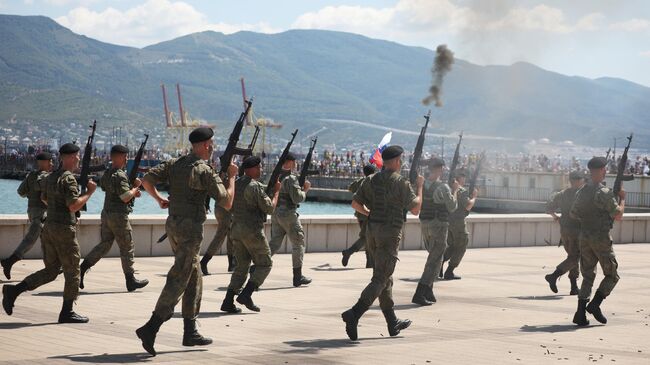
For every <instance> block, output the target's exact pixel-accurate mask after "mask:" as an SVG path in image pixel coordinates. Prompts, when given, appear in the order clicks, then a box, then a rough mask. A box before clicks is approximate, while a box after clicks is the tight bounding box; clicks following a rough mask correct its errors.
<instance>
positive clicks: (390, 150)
mask: <svg viewBox="0 0 650 365" xmlns="http://www.w3.org/2000/svg"><path fill="white" fill-rule="evenodd" d="M402 153H404V149H403V148H402V147H400V146H397V145H394V146H388V147H386V148H385V149H384V151H382V153H381V159H382V160H384V161H388V160H392V159H394V158H395V157H399V156H400V155H401V154H402Z"/></svg>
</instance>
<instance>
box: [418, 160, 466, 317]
mask: <svg viewBox="0 0 650 365" xmlns="http://www.w3.org/2000/svg"><path fill="white" fill-rule="evenodd" d="M427 164H428V166H429V176H428V177H427V181H425V183H424V187H423V189H422V190H423V192H422V211H421V212H420V226H421V228H422V238H423V239H424V247H425V248H426V249H427V251H429V255H428V256H427V262H426V264H425V265H424V271H423V272H422V277H421V278H420V282H419V283H418V286H417V289H416V290H415V294H413V298H412V299H411V302H412V303H415V304H419V305H431V304H433V303H435V302H436V297H435V295H433V281H434V280H435V278H436V277H437V276H438V272H439V271H440V267H441V266H442V259H443V256H444V254H445V249H446V248H447V229H448V228H449V213H451V212H453V211H454V210H456V208H457V207H458V204H457V201H456V193H457V192H458V186H459V185H458V182H457V181H456V180H454V182H453V184H452V186H451V188H450V187H449V186H448V185H447V184H445V183H444V182H442V181H441V180H440V178H441V177H442V172H443V168H444V166H445V161H444V160H442V159H440V158H438V157H434V158H432V159H431V160H429V161H428V162H427Z"/></svg>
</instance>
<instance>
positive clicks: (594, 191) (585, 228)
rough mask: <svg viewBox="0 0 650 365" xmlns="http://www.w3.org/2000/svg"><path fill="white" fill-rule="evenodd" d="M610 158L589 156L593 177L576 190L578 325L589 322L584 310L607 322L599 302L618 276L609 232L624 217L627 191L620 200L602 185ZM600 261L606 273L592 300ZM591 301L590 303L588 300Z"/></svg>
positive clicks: (576, 319) (573, 208)
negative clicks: (616, 221) (578, 277)
mask: <svg viewBox="0 0 650 365" xmlns="http://www.w3.org/2000/svg"><path fill="white" fill-rule="evenodd" d="M606 166H607V160H606V159H605V158H604V157H594V158H592V159H591V160H589V163H588V164H587V167H588V168H589V172H590V174H591V181H590V182H589V183H587V184H585V185H584V186H583V187H582V188H581V189H580V190H578V192H577V193H576V199H575V202H574V203H573V207H571V213H570V214H571V217H572V218H575V219H577V220H579V221H580V236H579V239H578V240H579V244H580V271H581V273H582V285H581V287H580V292H579V293H578V310H577V311H576V313H575V315H574V316H573V323H575V324H577V325H578V326H586V325H588V324H589V320H587V315H586V313H585V312H589V313H591V314H592V315H593V316H594V318H596V320H597V321H598V322H600V323H607V318H605V316H604V315H603V312H602V310H601V309H600V305H601V303H602V302H603V300H604V299H605V298H607V296H608V295H609V294H610V293H611V292H612V290H613V289H614V287H615V286H616V283H617V282H618V280H619V276H618V272H617V269H618V262H616V255H615V254H614V248H613V246H612V237H611V236H610V235H609V231H610V229H612V226H613V223H614V220H621V219H622V218H623V212H624V211H625V191H624V190H623V189H621V191H620V192H619V194H618V198H619V202H618V203H616V198H615V197H614V193H613V191H612V190H611V189H609V188H607V187H606V186H605V185H603V181H604V180H605V175H606V173H607V171H606ZM599 263H600V267H601V268H602V270H603V275H605V277H604V278H603V280H602V281H601V282H600V285H599V286H598V290H596V294H595V295H594V298H593V299H592V300H591V302H589V297H590V296H591V288H592V286H593V285H594V280H595V279H596V265H598V264H599ZM587 302H589V304H587Z"/></svg>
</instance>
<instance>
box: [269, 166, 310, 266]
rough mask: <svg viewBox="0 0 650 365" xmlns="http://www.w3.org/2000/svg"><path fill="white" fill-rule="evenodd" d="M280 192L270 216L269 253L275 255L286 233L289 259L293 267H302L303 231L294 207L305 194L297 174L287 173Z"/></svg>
mask: <svg viewBox="0 0 650 365" xmlns="http://www.w3.org/2000/svg"><path fill="white" fill-rule="evenodd" d="M281 183H282V185H281V187H280V193H279V195H278V206H277V208H276V209H275V212H274V213H273V215H272V217H271V240H270V241H269V247H270V248H271V255H275V253H276V252H278V250H280V247H282V241H284V237H285V236H286V235H287V234H288V235H289V240H290V241H291V244H292V246H293V247H292V254H291V259H292V261H293V267H294V269H295V268H300V267H302V260H303V257H304V255H305V232H304V231H303V229H302V225H301V224H300V220H299V219H298V213H297V212H296V209H297V208H298V205H299V203H301V202H303V201H304V200H305V197H306V196H307V194H306V193H305V192H304V191H302V188H301V187H300V186H299V185H298V176H296V175H294V174H289V175H287V177H285V178H284V179H283V180H282V182H281Z"/></svg>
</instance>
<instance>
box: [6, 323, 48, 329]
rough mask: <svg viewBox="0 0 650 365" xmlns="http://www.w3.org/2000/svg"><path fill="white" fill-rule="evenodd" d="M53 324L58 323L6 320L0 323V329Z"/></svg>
mask: <svg viewBox="0 0 650 365" xmlns="http://www.w3.org/2000/svg"><path fill="white" fill-rule="evenodd" d="M55 324H58V323H57V322H50V323H29V322H6V323H0V330H13V329H17V328H24V327H40V326H49V325H55Z"/></svg>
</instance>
